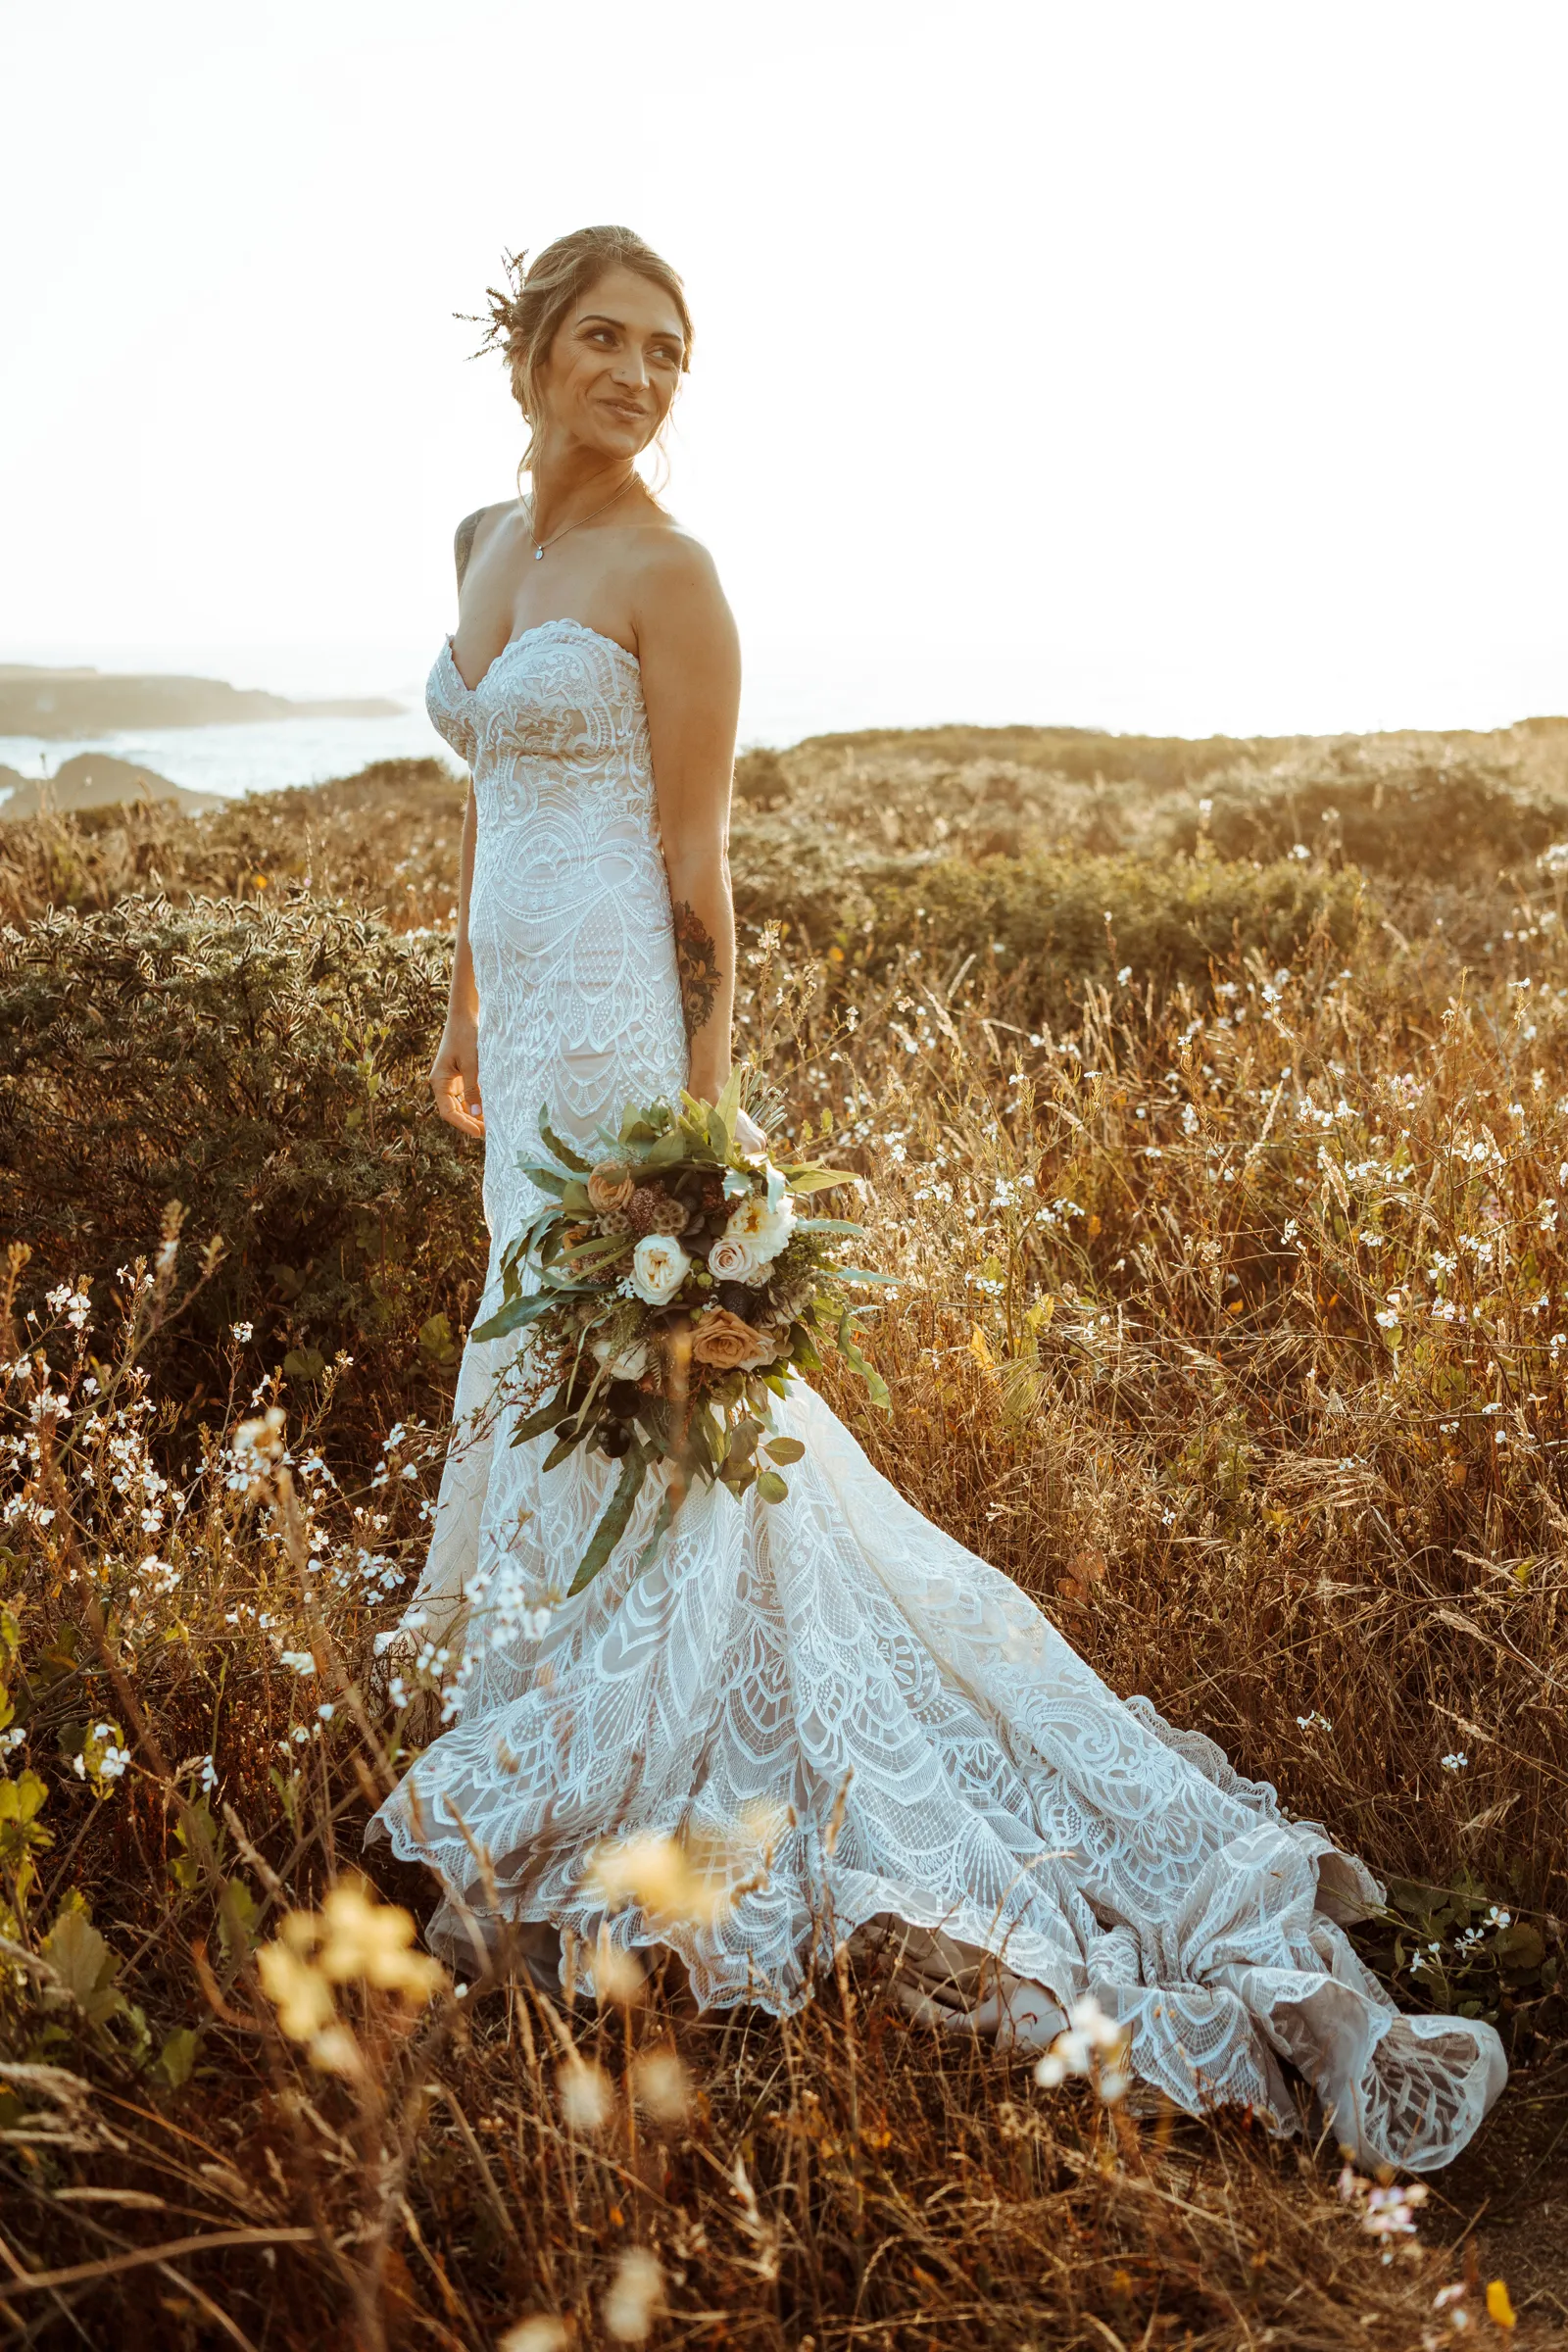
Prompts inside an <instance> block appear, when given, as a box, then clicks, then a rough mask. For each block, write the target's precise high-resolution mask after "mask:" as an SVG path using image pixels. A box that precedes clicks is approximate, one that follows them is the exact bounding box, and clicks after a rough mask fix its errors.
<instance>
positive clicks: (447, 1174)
mask: <svg viewBox="0 0 1568 2352" xmlns="http://www.w3.org/2000/svg"><path fill="white" fill-rule="evenodd" d="M445 994H446V972H445V958H444V956H443V955H442V953H441V951H440V950H439V949H438V948H437V947H436V946H434V945H433V944H432V943H430V942H429V941H427V940H419V939H412V938H408V937H400V936H398V935H396V934H394V933H392V932H391V931H389V930H388V929H387V927H386V926H385V924H384V923H382V922H380V921H379V920H378V919H376V918H375V917H374V916H371V915H367V914H363V913H358V912H352V911H349V910H347V909H342V908H338V907H329V906H323V905H321V904H320V903H319V901H317V900H314V899H309V898H305V897H300V898H295V899H293V900H290V901H287V902H285V904H284V905H282V906H281V907H277V908H275V909H274V908H259V907H254V906H245V905H242V904H238V903H236V902H234V901H229V900H202V899H196V900H191V901H188V902H187V903H186V904H184V905H183V906H180V907H174V906H172V905H171V904H170V903H169V902H168V901H167V900H162V899H139V898H131V899H126V900H124V901H123V902H122V903H120V904H119V905H118V906H115V907H109V908H106V909H104V910H102V911H99V912H95V913H90V914H84V915H83V914H75V913H58V914H53V915H50V916H48V917H46V918H45V919H43V920H42V921H40V922H38V923H36V924H33V925H31V926H30V927H29V928H28V929H27V930H26V931H25V932H18V931H15V930H12V931H8V932H6V933H4V934H0V1232H3V1233H4V1234H5V1235H6V1236H7V1237H8V1238H9V1239H11V1240H13V1241H17V1242H21V1243H23V1244H25V1246H26V1248H27V1249H28V1250H30V1252H31V1260H30V1264H29V1266H28V1269H27V1275H26V1281H25V1290H26V1293H27V1295H29V1296H32V1295H36V1294H37V1293H38V1292H40V1291H41V1290H42V1289H44V1288H46V1287H48V1286H49V1285H50V1284H53V1283H58V1282H59V1281H62V1280H68V1279H74V1278H75V1277H77V1276H85V1277H87V1278H88V1279H89V1280H90V1282H91V1283H92V1285H93V1290H94V1296H95V1298H97V1299H102V1298H103V1297H104V1296H105V1295H106V1292H107V1290H108V1288H109V1286H111V1284H112V1282H113V1280H114V1277H115V1275H116V1272H117V1269H119V1268H120V1267H122V1266H123V1265H124V1264H125V1263H126V1262H127V1261H128V1260H130V1259H132V1258H133V1257H135V1256H136V1254H137V1253H138V1252H141V1251H145V1250H147V1249H148V1247H149V1245H150V1243H151V1242H152V1240H153V1239H154V1238H155V1237H156V1236H157V1234H158V1233H159V1230H160V1226H161V1222H162V1217H163V1212H164V1209H165V1206H166V1204H167V1203H168V1202H169V1201H180V1202H181V1203H182V1204H183V1207H184V1210H185V1215H186V1222H187V1231H188V1235H189V1237H190V1238H191V1239H193V1240H196V1241H200V1242H205V1241H207V1240H209V1239H215V1240H218V1241H221V1244H222V1257H221V1262H220V1263H219V1265H218V1267H217V1269H216V1271H215V1273H214V1276H213V1278H212V1280H211V1282H210V1283H209V1284H208V1286H207V1287H206V1289H205V1290H204V1292H203V1294H202V1296H201V1299H200V1300H199V1301H198V1303H197V1304H196V1306H195V1307H194V1309H193V1311H192V1315H191V1317H190V1318H189V1319H188V1321H187V1322H186V1324H185V1325H184V1326H183V1328H182V1330H181V1335H180V1339H179V1342H178V1345H177V1348H176V1349H175V1351H174V1353H173V1355H172V1357H171V1359H170V1360H169V1361H168V1362H167V1363H163V1362H160V1366H159V1372H160V1378H161V1379H162V1380H163V1381H164V1382H165V1383H166V1384H167V1385H168V1386H170V1387H171V1388H172V1390H173V1391H174V1392H175V1393H176V1394H178V1393H183V1394H184V1396H185V1397H187V1398H189V1399H191V1400H193V1401H194V1402H196V1403H199V1402H200V1400H201V1397H202V1396H203V1394H204V1393H205V1392H207V1391H210V1390H211V1389H212V1388H213V1386H214V1384H215V1383H216V1382H218V1381H219V1379H220V1376H221V1375H220V1364H221V1360H223V1359H224V1357H225V1355H226V1347H225V1340H226V1334H227V1331H228V1329H229V1327H230V1326H231V1325H233V1324H235V1323H239V1324H247V1325H253V1326H254V1340H253V1342H252V1344H251V1351H250V1353H249V1356H248V1360H249V1361H250V1362H252V1363H253V1364H256V1365H258V1366H265V1365H269V1364H272V1363H276V1362H282V1363H284V1364H285V1365H286V1366H287V1367H288V1368H289V1372H290V1376H291V1377H293V1378H296V1379H298V1380H301V1381H306V1382H309V1381H310V1380H313V1379H317V1378H319V1376H320V1374H321V1372H322V1370H323V1368H324V1366H325V1365H326V1364H327V1363H328V1362H329V1361H330V1360H331V1359H332V1358H333V1357H334V1356H335V1355H336V1354H337V1353H339V1352H340V1351H342V1350H347V1351H348V1352H349V1353H351V1354H353V1355H355V1356H356V1357H357V1358H358V1359H359V1361H360V1363H361V1366H362V1369H363V1371H364V1373H365V1376H366V1379H367V1380H368V1382H369V1384H370V1385H371V1386H372V1387H373V1386H375V1385H376V1384H378V1383H385V1384H389V1385H390V1386H391V1387H392V1388H393V1389H394V1390H396V1389H397V1388H399V1387H400V1386H401V1385H403V1384H405V1383H406V1382H407V1381H409V1380H410V1379H411V1378H413V1377H414V1376H416V1375H417V1374H420V1373H427V1372H431V1371H434V1372H437V1373H439V1372H440V1371H442V1370H443V1369H444V1368H449V1367H450V1363H451V1360H452V1340H451V1333H452V1332H453V1331H454V1330H455V1329H456V1327H457V1325H458V1323H459V1322H460V1321H461V1320H462V1318H463V1316H464V1313H465V1310H466V1303H467V1300H468V1299H469V1297H470V1295H471V1294H472V1293H473V1291H474V1289H475V1286H476V1279H477V1277H478V1276H479V1275H481V1274H482V1264H480V1263H479V1262H478V1261H479V1259H480V1256H481V1253H480V1249H479V1236H480V1234H481V1232H482V1221H481V1212H480V1208H479V1201H478V1174H477V1164H476V1156H475V1155H474V1154H472V1153H471V1152H466V1151H465V1149H464V1146H463V1144H462V1143H461V1141H460V1139H459V1138H458V1137H457V1136H456V1135H455V1134H454V1133H453V1131H452V1130H451V1129H449V1128H447V1127H444V1126H443V1125H441V1123H440V1122H439V1121H438V1120H437V1119H436V1117H435V1114H434V1111H433V1108H432V1106H431V1104H430V1102H429V1096H428V1091H427V1088H426V1086H425V1072H426V1070H427V1069H428V1066H429V1059H430V1054H431V1051H432V1042H433V1039H434V1037H435V1036H436V1035H437V1034H438V1033H439V1029H440V1024H441V1017H442V1011H443V1007H444V1002H445ZM443 1318H444V1319H445V1331H446V1336H445V1337H443V1336H442V1331H443V1324H442V1319H443ZM421 1331H424V1332H425V1333H426V1340H425V1346H424V1350H423V1353H422V1355H421V1352H420V1348H419V1334H420V1332H421ZM225 1377H226V1376H225Z"/></svg>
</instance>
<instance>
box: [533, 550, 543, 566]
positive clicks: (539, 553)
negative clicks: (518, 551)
mask: <svg viewBox="0 0 1568 2352" xmlns="http://www.w3.org/2000/svg"><path fill="white" fill-rule="evenodd" d="M533 560H534V562H535V563H536V564H542V563H543V562H544V560H545V551H544V549H543V548H542V547H536V548H535V549H534V551H533Z"/></svg>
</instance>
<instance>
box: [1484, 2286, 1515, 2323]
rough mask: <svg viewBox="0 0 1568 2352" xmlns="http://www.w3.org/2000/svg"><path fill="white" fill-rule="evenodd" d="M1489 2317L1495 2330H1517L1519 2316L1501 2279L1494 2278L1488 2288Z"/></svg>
mask: <svg viewBox="0 0 1568 2352" xmlns="http://www.w3.org/2000/svg"><path fill="white" fill-rule="evenodd" d="M1487 2317H1488V2319H1489V2320H1490V2321H1491V2322H1492V2324H1493V2326H1494V2327H1518V2325H1519V2314H1518V2313H1517V2312H1516V2311H1515V2310H1514V2307H1513V2305H1512V2304H1511V2303H1510V2302H1509V2300H1508V2289H1507V2287H1506V2286H1505V2285H1504V2284H1503V2282H1502V2280H1501V2279H1500V2278H1494V2279H1493V2280H1492V2281H1491V2283H1490V2284H1489V2286H1488V2288H1487Z"/></svg>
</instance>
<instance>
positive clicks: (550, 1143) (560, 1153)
mask: <svg viewBox="0 0 1568 2352" xmlns="http://www.w3.org/2000/svg"><path fill="white" fill-rule="evenodd" d="M539 1141H540V1142H541V1143H542V1144H543V1145H544V1146H545V1147H546V1149H547V1150H548V1151H551V1152H554V1153H555V1155H556V1157H557V1158H558V1159H559V1160H562V1161H564V1164H565V1165H566V1166H567V1167H568V1168H575V1169H576V1170H577V1172H578V1174H579V1175H582V1176H586V1175H587V1173H588V1170H589V1169H590V1168H591V1167H592V1165H593V1162H592V1160H590V1159H584V1157H583V1155H582V1153H581V1152H576V1151H573V1149H572V1147H571V1145H570V1144H564V1143H563V1142H562V1140H561V1138H560V1136H559V1135H558V1134H557V1133H556V1131H555V1129H554V1128H553V1127H552V1126H551V1124H550V1118H549V1109H548V1105H541V1107H540V1111H539Z"/></svg>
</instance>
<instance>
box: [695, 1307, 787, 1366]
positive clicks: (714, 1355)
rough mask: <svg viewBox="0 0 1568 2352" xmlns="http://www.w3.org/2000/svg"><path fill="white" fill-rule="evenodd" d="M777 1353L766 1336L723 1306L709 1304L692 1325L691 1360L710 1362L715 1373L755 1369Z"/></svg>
mask: <svg viewBox="0 0 1568 2352" xmlns="http://www.w3.org/2000/svg"><path fill="white" fill-rule="evenodd" d="M778 1352H779V1344H778V1342H777V1341H776V1340H772V1339H768V1338H766V1337H764V1335H763V1334H762V1333H761V1332H760V1331H756V1330H754V1329H753V1327H752V1325H751V1324H750V1323H746V1322H743V1321H742V1319H741V1317H740V1316H739V1315H732V1314H731V1313H730V1311H729V1308H728V1307H727V1306H711V1307H709V1308H708V1310H707V1311H706V1313H704V1314H702V1315H699V1317H698V1318H697V1321H696V1322H695V1323H694V1324H693V1325H692V1361H693V1362H694V1363H698V1364H710V1365H711V1366H712V1368H713V1370H714V1371H715V1372H755V1371H756V1370H757V1368H758V1366H759V1365H760V1364H770V1363H772V1361H773V1360H774V1358H775V1356H776V1355H777V1354H778Z"/></svg>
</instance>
